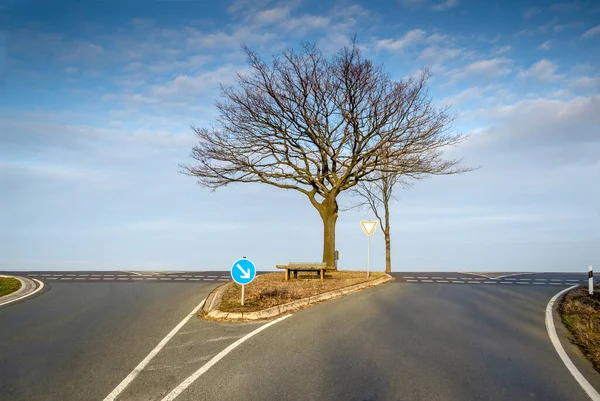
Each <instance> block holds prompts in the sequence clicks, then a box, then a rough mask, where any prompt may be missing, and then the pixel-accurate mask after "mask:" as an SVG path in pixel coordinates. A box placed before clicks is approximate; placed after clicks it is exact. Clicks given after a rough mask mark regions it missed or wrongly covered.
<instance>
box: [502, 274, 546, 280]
mask: <svg viewBox="0 0 600 401" xmlns="http://www.w3.org/2000/svg"><path fill="white" fill-rule="evenodd" d="M540 273H541V272H529V273H513V274H505V275H504V276H496V277H493V278H494V279H500V278H504V277H511V276H522V275H524V274H540ZM506 280H510V279H508V278H507V279H506Z"/></svg>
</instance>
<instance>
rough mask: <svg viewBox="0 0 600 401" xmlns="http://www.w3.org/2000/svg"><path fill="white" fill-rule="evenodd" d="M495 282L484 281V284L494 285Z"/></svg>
mask: <svg viewBox="0 0 600 401" xmlns="http://www.w3.org/2000/svg"><path fill="white" fill-rule="evenodd" d="M496 283H497V281H484V284H496Z"/></svg>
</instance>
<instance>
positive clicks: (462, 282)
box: [452, 281, 465, 284]
mask: <svg viewBox="0 0 600 401" xmlns="http://www.w3.org/2000/svg"><path fill="white" fill-rule="evenodd" d="M452 282H453V283H460V284H464V283H465V282H464V281H452Z"/></svg>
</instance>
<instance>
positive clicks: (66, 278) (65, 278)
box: [61, 277, 71, 280]
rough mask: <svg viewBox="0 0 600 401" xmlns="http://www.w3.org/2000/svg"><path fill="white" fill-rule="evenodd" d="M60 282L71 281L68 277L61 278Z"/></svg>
mask: <svg viewBox="0 0 600 401" xmlns="http://www.w3.org/2000/svg"><path fill="white" fill-rule="evenodd" d="M61 280H71V279H70V278H68V277H61Z"/></svg>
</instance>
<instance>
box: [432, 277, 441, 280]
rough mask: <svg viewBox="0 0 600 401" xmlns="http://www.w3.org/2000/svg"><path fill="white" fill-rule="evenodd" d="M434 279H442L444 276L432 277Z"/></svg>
mask: <svg viewBox="0 0 600 401" xmlns="http://www.w3.org/2000/svg"><path fill="white" fill-rule="evenodd" d="M432 279H434V280H441V279H443V277H432Z"/></svg>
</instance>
